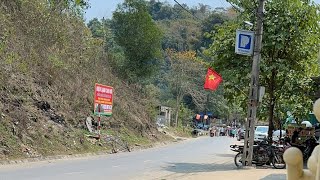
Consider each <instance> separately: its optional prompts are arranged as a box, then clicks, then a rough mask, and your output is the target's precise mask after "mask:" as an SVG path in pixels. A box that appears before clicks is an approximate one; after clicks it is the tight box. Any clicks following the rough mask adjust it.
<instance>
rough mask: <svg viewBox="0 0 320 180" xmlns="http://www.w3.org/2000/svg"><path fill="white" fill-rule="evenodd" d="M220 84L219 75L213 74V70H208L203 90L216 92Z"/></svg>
mask: <svg viewBox="0 0 320 180" xmlns="http://www.w3.org/2000/svg"><path fill="white" fill-rule="evenodd" d="M221 82H222V77H221V76H220V74H218V73H217V72H215V71H214V70H213V69H211V68H208V72H207V76H206V81H205V82H204V89H207V90H212V91H214V90H216V89H217V88H218V86H219V84H220V83H221Z"/></svg>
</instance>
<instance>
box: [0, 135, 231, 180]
mask: <svg viewBox="0 0 320 180" xmlns="http://www.w3.org/2000/svg"><path fill="white" fill-rule="evenodd" d="M233 143H236V141H235V139H233V138H229V137H214V138H210V137H200V138H197V139H191V140H187V141H184V142H182V143H178V144H173V145H169V146H166V147H160V148H152V149H147V150H143V151H136V152H131V153H121V154H114V155H106V156H98V157H91V158H86V159H84V158H83V159H73V160H63V161H62V160H61V161H55V162H41V163H29V164H23V165H19V166H15V167H8V166H0V180H64V179H65V180H88V179H89V180H90V179H92V180H106V179H108V180H113V179H114V180H118V179H119V180H125V179H137V180H138V179H139V180H140V179H177V178H181V177H183V176H188V175H190V174H192V173H199V172H208V171H209V172H212V171H225V170H234V169H235V166H234V164H233V157H234V153H233V152H232V151H230V150H229V145H230V144H233Z"/></svg>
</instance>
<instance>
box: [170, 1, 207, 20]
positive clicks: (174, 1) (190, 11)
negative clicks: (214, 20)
mask: <svg viewBox="0 0 320 180" xmlns="http://www.w3.org/2000/svg"><path fill="white" fill-rule="evenodd" d="M174 2H175V3H177V4H178V5H179V6H180V7H181V8H182V9H184V10H185V11H187V12H188V13H189V14H191V15H192V16H193V17H194V18H196V19H198V20H200V21H201V19H200V18H198V17H197V16H196V15H194V14H193V13H192V12H191V11H189V10H188V9H186V8H185V7H183V6H182V5H181V4H180V3H179V2H178V1H177V0H174Z"/></svg>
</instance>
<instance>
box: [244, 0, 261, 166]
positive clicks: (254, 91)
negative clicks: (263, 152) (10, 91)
mask: <svg viewBox="0 0 320 180" xmlns="http://www.w3.org/2000/svg"><path fill="white" fill-rule="evenodd" d="M264 3H265V0H259V5H258V11H257V16H258V17H257V29H256V34H255V43H254V51H253V63H252V71H251V84H250V91H249V102H248V116H247V122H246V133H245V139H244V149H243V157H242V164H243V165H244V166H251V165H252V156H253V144H254V130H255V123H256V116H257V108H258V103H259V72H260V65H259V63H260V59H261V48H262V33H263V11H264Z"/></svg>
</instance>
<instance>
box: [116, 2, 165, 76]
mask: <svg viewBox="0 0 320 180" xmlns="http://www.w3.org/2000/svg"><path fill="white" fill-rule="evenodd" d="M112 26H113V30H114V34H115V40H116V42H117V43H118V44H119V45H120V46H121V47H123V49H124V54H125V57H126V61H125V62H124V65H123V68H124V69H123V71H124V73H125V74H126V76H127V78H129V80H131V81H137V80H138V79H139V78H143V77H149V76H150V75H152V74H153V73H154V71H155V70H156V68H157V67H158V65H159V64H160V62H159V60H158V59H157V58H158V57H159V55H160V47H161V46H160V39H161V37H162V33H161V31H160V29H159V28H158V27H157V26H156V24H155V23H154V22H153V21H152V18H151V16H150V14H149V13H148V9H147V5H146V2H145V1H143V0H126V1H125V2H124V3H123V4H121V5H119V6H118V8H117V10H116V11H115V12H114V13H113V23H112Z"/></svg>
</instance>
